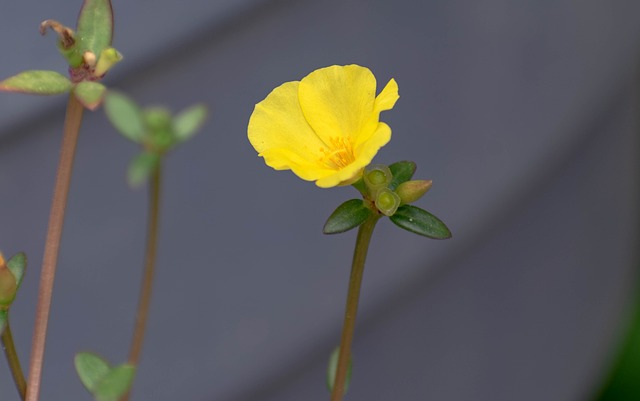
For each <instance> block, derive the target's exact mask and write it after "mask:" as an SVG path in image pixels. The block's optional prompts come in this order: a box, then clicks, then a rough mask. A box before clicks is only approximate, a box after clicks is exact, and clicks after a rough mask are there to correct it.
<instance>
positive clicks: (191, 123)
mask: <svg viewBox="0 0 640 401" xmlns="http://www.w3.org/2000/svg"><path fill="white" fill-rule="evenodd" d="M206 119H207V107H206V106H205V105H203V104H196V105H193V106H191V107H189V108H187V109H185V110H183V111H182V112H180V113H179V114H178V115H177V116H175V118H174V119H173V129H174V131H175V137H176V139H178V141H179V142H184V141H186V140H188V139H189V138H191V137H192V136H193V135H195V134H196V133H197V132H198V130H199V129H200V127H202V125H203V124H204V121H205V120H206Z"/></svg>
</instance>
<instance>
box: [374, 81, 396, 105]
mask: <svg viewBox="0 0 640 401" xmlns="http://www.w3.org/2000/svg"><path fill="white" fill-rule="evenodd" d="M399 98H400V96H399V95H398V83H397V82H396V80H395V79H393V78H391V80H390V81H389V82H387V85H385V87H384V88H383V89H382V92H380V94H379V95H378V97H376V101H375V104H374V106H373V108H374V110H375V111H376V112H377V113H380V112H381V111H385V110H391V109H392V108H393V106H394V105H395V104H396V102H397V101H398V99H399Z"/></svg>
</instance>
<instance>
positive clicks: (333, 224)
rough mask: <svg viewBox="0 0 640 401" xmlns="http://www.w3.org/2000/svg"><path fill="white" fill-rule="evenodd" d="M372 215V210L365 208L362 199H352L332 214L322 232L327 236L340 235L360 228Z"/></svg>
mask: <svg viewBox="0 0 640 401" xmlns="http://www.w3.org/2000/svg"><path fill="white" fill-rule="evenodd" d="M370 215H371V210H370V209H369V208H368V207H366V206H365V204H364V202H363V201H362V199H351V200H348V201H346V202H344V203H343V204H342V205H340V206H338V208H337V209H336V210H335V211H334V212H333V213H331V216H329V218H328V219H327V222H326V223H324V228H323V229H322V232H323V233H325V234H339V233H343V232H345V231H349V230H351V229H352V228H355V227H358V226H359V225H360V224H362V223H364V221H365V220H366V219H367V217H369V216H370Z"/></svg>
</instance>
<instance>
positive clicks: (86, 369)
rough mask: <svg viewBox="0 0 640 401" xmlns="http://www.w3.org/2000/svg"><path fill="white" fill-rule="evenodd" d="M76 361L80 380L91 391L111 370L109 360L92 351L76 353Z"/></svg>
mask: <svg viewBox="0 0 640 401" xmlns="http://www.w3.org/2000/svg"><path fill="white" fill-rule="evenodd" d="M74 363H75V366H76V372H77V373H78V376H79V377H80V381H81V382H82V384H83V385H84V386H85V388H86V389H87V390H89V392H91V393H93V391H94V390H95V388H96V386H97V385H98V383H99V382H100V381H102V379H104V378H105V377H106V376H107V374H108V373H109V372H110V371H111V367H110V366H109V363H108V362H107V361H105V360H104V359H103V358H102V357H100V356H99V355H96V354H93V353H91V352H80V353H78V354H76V357H75V359H74Z"/></svg>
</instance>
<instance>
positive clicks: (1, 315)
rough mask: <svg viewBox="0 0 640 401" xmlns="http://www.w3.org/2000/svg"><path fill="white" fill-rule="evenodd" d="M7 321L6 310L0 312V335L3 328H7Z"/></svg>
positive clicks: (7, 312) (7, 313) (7, 314)
mask: <svg viewBox="0 0 640 401" xmlns="http://www.w3.org/2000/svg"><path fill="white" fill-rule="evenodd" d="M8 319H9V311H8V310H0V335H2V333H4V328H5V327H7V320H8Z"/></svg>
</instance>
